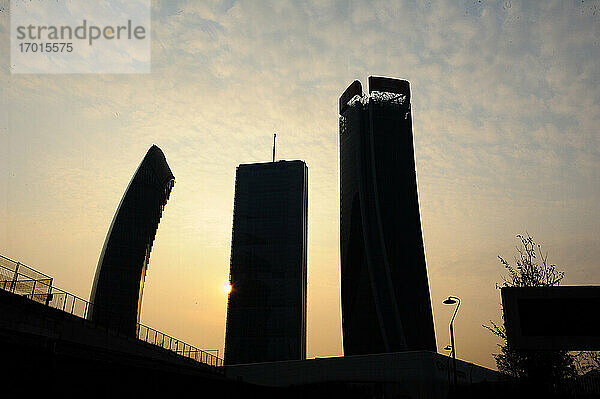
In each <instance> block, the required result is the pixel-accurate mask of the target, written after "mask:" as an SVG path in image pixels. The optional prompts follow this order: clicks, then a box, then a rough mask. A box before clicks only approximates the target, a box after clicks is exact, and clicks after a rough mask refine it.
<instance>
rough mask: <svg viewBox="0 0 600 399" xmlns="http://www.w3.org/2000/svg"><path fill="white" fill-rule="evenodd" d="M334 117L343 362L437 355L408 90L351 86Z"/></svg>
mask: <svg viewBox="0 0 600 399" xmlns="http://www.w3.org/2000/svg"><path fill="white" fill-rule="evenodd" d="M339 111H340V120H339V124H340V125H339V129H340V137H339V140H340V200H341V201H340V213H341V215H340V252H341V294H342V329H343V344H344V354H345V355H346V356H349V355H359V354H369V353H385V352H397V351H405V350H431V351H436V343H435V332H434V328H433V315H432V311H431V299H430V294H429V283H428V277H427V269H426V265H425V252H424V248H423V237H422V232H421V219H420V214H419V201H418V194H417V181H416V171H415V160H414V149H413V136H412V119H411V109H410V87H409V83H408V82H407V81H403V80H397V79H390V78H379V77H370V78H369V94H368V95H366V94H363V93H362V86H361V84H360V82H358V81H355V82H354V83H352V84H351V85H350V86H349V87H348V89H347V90H346V91H345V92H344V94H342V96H341V97H340V109H339Z"/></svg>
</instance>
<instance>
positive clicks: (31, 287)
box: [0, 255, 223, 367]
mask: <svg viewBox="0 0 600 399" xmlns="http://www.w3.org/2000/svg"><path fill="white" fill-rule="evenodd" d="M20 271H25V273H27V274H24V273H21V272H20ZM0 289H3V290H5V291H8V292H11V293H13V294H17V295H21V296H24V297H26V298H29V299H31V300H33V301H36V302H38V303H41V304H44V305H46V306H49V307H51V308H54V309H58V310H62V311H63V312H66V313H69V314H71V315H73V316H77V317H81V318H83V319H87V318H88V314H89V313H90V312H91V311H92V309H93V308H94V307H95V305H94V304H93V303H91V302H89V301H86V300H85V299H82V298H79V297H78V296H76V295H73V294H70V293H68V292H66V291H63V290H61V289H60V288H56V287H53V286H52V278H51V277H49V276H46V275H45V274H43V273H40V272H38V271H36V270H35V269H32V268H30V267H28V266H25V265H23V264H22V263H19V262H15V261H13V260H11V259H8V258H6V257H4V256H2V255H0ZM116 324H117V325H118V323H116ZM136 335H137V338H138V339H139V340H141V341H143V342H146V343H149V344H152V345H156V346H158V347H160V348H163V349H166V350H168V351H171V352H174V353H176V354H178V355H180V356H183V357H186V358H188V359H192V360H195V361H197V362H199V363H204V364H207V365H209V366H214V367H220V366H223V359H221V358H219V357H218V356H215V355H213V354H212V353H209V352H208V351H205V350H202V349H198V348H196V347H195V346H193V345H190V344H187V343H185V342H183V341H181V340H179V339H176V338H173V337H171V336H170V335H168V334H165V333H163V332H160V331H157V330H155V329H153V328H151V327H148V326H146V325H144V324H141V323H137V325H136Z"/></svg>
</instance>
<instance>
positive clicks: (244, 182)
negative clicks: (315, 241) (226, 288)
mask: <svg viewBox="0 0 600 399" xmlns="http://www.w3.org/2000/svg"><path fill="white" fill-rule="evenodd" d="M307 234H308V167H307V166H306V164H305V163H304V162H303V161H278V162H268V163H256V164H245V165H240V166H238V168H237V173H236V180H235V201H234V209H233V232H232V240H231V264H230V275H229V279H230V284H231V286H232V290H231V293H230V294H229V300H228V304H227V327H226V332H225V364H242V363H256V362H267V361H277V360H296V359H305V358H306V253H307V238H308V236H307Z"/></svg>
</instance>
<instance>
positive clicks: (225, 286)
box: [223, 283, 233, 294]
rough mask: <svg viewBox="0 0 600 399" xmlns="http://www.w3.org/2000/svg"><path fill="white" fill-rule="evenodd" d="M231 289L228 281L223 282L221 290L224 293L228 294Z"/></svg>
mask: <svg viewBox="0 0 600 399" xmlns="http://www.w3.org/2000/svg"><path fill="white" fill-rule="evenodd" d="M232 289H233V286H232V285H231V284H229V283H225V284H223V292H224V293H226V294H230V293H231V290H232Z"/></svg>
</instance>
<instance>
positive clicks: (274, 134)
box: [273, 133, 277, 162]
mask: <svg viewBox="0 0 600 399" xmlns="http://www.w3.org/2000/svg"><path fill="white" fill-rule="evenodd" d="M276 137H277V133H273V162H275V138H276Z"/></svg>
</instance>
